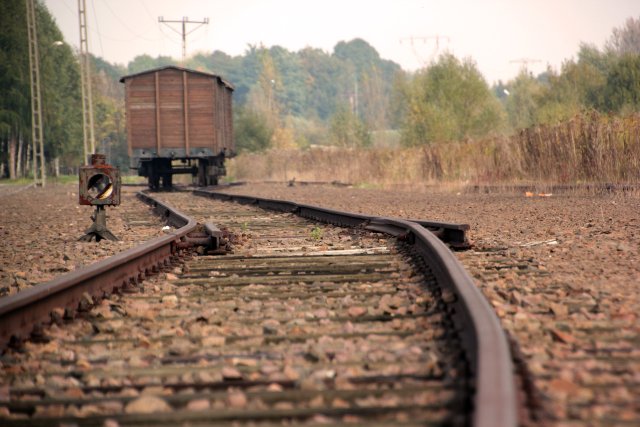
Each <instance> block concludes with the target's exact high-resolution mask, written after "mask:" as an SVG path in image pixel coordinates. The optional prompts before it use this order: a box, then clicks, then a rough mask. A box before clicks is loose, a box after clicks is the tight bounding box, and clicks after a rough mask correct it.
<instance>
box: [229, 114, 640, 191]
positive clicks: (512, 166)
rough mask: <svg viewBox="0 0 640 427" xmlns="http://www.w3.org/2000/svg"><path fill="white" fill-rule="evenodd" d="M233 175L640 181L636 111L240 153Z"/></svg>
mask: <svg viewBox="0 0 640 427" xmlns="http://www.w3.org/2000/svg"><path fill="white" fill-rule="evenodd" d="M229 171H230V174H231V176H233V178H234V179H236V180H249V181H251V180H276V181H288V180H291V179H294V178H295V179H296V180H299V181H340V182H349V183H354V184H369V185H379V186H389V185H412V184H413V185H415V184H422V185H434V184H442V183H462V184H513V183H526V182H535V183H563V184H564V183H566V184H570V183H585V182H611V183H630V184H637V183H639V182H640V114H637V113H636V114H633V115H629V116H625V117H611V116H607V115H601V114H598V113H596V112H590V113H585V114H582V115H578V116H576V117H574V118H573V119H571V120H569V121H567V122H564V123H561V124H558V125H555V126H536V127H533V128H529V129H525V130H523V131H521V132H519V133H518V134H515V135H512V136H511V137H504V136H499V137H493V138H488V139H483V140H467V141H461V142H447V143H437V144H432V145H426V146H422V147H415V148H395V149H394V148H376V149H359V150H356V149H346V148H340V149H339V148H322V149H309V150H306V151H301V150H272V151H268V152H266V153H260V154H243V155H240V156H238V157H237V158H235V159H233V160H232V161H231V162H230V164H229Z"/></svg>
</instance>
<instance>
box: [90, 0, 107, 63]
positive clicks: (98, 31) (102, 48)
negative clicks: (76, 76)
mask: <svg viewBox="0 0 640 427" xmlns="http://www.w3.org/2000/svg"><path fill="white" fill-rule="evenodd" d="M91 6H92V9H93V20H94V21H95V23H96V32H97V34H98V42H99V43H100V57H102V58H104V46H103V45H102V34H100V27H99V26H98V15H97V14H96V4H95V2H94V1H92V2H91ZM89 52H91V46H89Z"/></svg>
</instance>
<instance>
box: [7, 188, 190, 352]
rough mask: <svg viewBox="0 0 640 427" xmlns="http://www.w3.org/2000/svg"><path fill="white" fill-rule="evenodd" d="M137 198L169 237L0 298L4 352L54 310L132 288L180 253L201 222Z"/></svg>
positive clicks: (71, 308) (147, 198)
mask: <svg viewBox="0 0 640 427" xmlns="http://www.w3.org/2000/svg"><path fill="white" fill-rule="evenodd" d="M138 197H139V198H140V199H142V201H144V202H145V203H147V204H150V205H152V206H153V207H154V211H155V213H156V214H159V215H161V216H163V217H164V218H166V220H167V223H168V224H170V225H172V226H173V227H176V228H177V229H176V230H174V231H170V232H168V233H167V235H166V236H161V237H157V238H154V239H152V240H149V241H148V242H145V243H143V244H141V245H139V246H136V247H134V248H131V249H128V250H126V251H124V252H121V253H119V254H117V255H114V256H112V257H110V258H107V259H105V260H102V261H99V262H96V263H94V264H91V265H88V266H86V267H83V268H80V269H78V270H75V271H72V272H71V273H68V274H65V275H63V276H59V277H57V278H55V279H53V280H51V281H49V282H46V283H43V284H40V285H37V286H33V287H31V288H29V289H26V290H24V291H21V292H18V293H17V294H15V295H12V296H9V297H6V298H2V299H0V351H2V350H4V349H5V348H6V347H7V346H8V345H10V344H11V342H12V340H18V341H20V340H24V339H26V338H28V337H29V335H30V334H32V333H33V332H34V331H37V328H39V326H40V325H43V324H49V323H51V322H52V320H53V317H52V316H53V313H54V312H55V311H56V310H60V309H63V310H69V311H70V312H75V311H76V310H78V308H79V307H80V304H81V302H82V301H83V299H85V300H86V296H87V295H89V296H90V297H91V298H92V299H93V298H102V297H103V295H104V294H109V293H112V292H113V291H114V290H118V289H120V288H123V287H126V286H129V285H130V284H132V283H137V282H138V281H140V280H142V279H144V277H146V276H147V275H148V274H150V273H152V272H155V271H158V270H159V268H161V267H163V266H166V265H169V263H170V261H171V260H172V259H173V258H174V257H176V256H177V255H178V251H179V248H178V244H179V243H180V241H181V240H182V239H183V238H184V237H185V236H186V235H187V234H188V233H190V232H191V231H193V230H194V229H195V228H196V226H197V224H196V221H195V220H194V219H192V218H189V217H187V216H186V215H184V214H182V213H181V212H179V211H177V210H176V209H174V208H173V207H171V206H169V205H166V204H163V203H161V202H160V201H158V200H155V199H153V198H152V197H150V196H148V195H146V194H143V193H138Z"/></svg>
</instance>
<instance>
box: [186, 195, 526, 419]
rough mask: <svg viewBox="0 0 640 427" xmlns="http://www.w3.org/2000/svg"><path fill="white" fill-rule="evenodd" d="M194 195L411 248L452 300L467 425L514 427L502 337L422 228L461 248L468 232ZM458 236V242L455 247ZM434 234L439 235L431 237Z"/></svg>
mask: <svg viewBox="0 0 640 427" xmlns="http://www.w3.org/2000/svg"><path fill="white" fill-rule="evenodd" d="M194 194H196V195H199V196H204V197H209V198H214V199H219V200H231V201H236V202H239V203H244V204H254V205H257V206H259V207H262V208H265V209H271V210H277V211H282V212H291V213H294V214H297V215H299V216H302V217H305V218H309V219H313V220H316V221H320V222H325V223H330V224H334V225H340V226H347V227H358V226H359V227H363V228H365V229H367V230H371V231H378V232H383V233H387V234H391V235H394V236H397V237H399V238H401V239H402V240H404V241H406V242H407V243H408V244H410V245H412V246H413V247H414V248H415V249H416V251H417V252H418V253H419V254H420V255H421V256H422V258H423V260H424V261H425V263H426V265H428V266H429V267H430V268H431V270H432V272H433V274H434V275H435V277H436V278H437V279H438V283H439V284H440V285H441V286H443V287H444V288H447V289H449V290H450V291H452V292H453V294H454V295H455V298H454V301H453V302H452V305H453V309H454V316H453V318H454V322H455V323H456V326H457V327H458V329H459V331H460V334H461V338H462V344H463V346H464V348H465V351H466V353H467V357H468V358H469V359H470V360H469V364H470V368H471V372H472V374H473V375H474V376H475V381H474V388H475V394H474V398H473V407H474V412H473V425H474V426H476V427H495V426H501V427H508V426H517V425H518V401H517V392H516V382H515V377H514V366H513V361H512V357H511V352H510V349H509V345H508V340H507V337H506V335H505V333H504V330H503V329H502V327H501V326H500V321H499V320H498V317H497V316H496V314H495V312H494V311H493V309H492V308H491V305H490V304H489V303H488V302H487V300H486V298H485V297H484V295H482V293H481V292H480V290H479V289H478V288H477V287H476V286H475V284H474V283H473V279H472V278H471V276H470V275H469V273H468V272H467V271H466V270H465V269H464V267H463V266H462V264H461V263H460V262H459V261H458V259H457V258H456V257H455V256H454V254H453V253H452V252H451V251H450V250H449V249H448V248H447V246H446V245H445V244H444V243H443V241H442V240H444V241H446V239H442V238H443V237H445V236H446V234H445V233H432V232H430V231H429V230H428V228H425V225H426V226H427V227H429V226H431V227H434V226H435V227H436V228H438V229H443V228H444V229H446V227H447V226H451V229H452V230H454V233H453V234H452V236H454V237H453V239H454V242H456V243H462V242H464V243H467V244H468V242H467V239H466V236H465V235H464V231H466V230H467V229H468V228H469V227H468V226H465V225H459V224H446V223H434V222H430V221H410V220H402V219H396V218H385V217H372V216H368V215H362V214H353V213H348V212H340V211H336V210H333V209H325V208H321V207H316V206H310V205H300V204H297V203H294V202H290V201H281V200H274V199H266V198H261V197H252V196H242V195H230V194H226V193H220V192H215V191H211V190H195V191H194ZM460 231H461V232H462V233H463V234H462V235H463V236H464V238H463V239H462V241H460V235H459V234H456V232H460ZM436 234H439V235H438V236H436Z"/></svg>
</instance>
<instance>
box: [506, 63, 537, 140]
mask: <svg viewBox="0 0 640 427" xmlns="http://www.w3.org/2000/svg"><path fill="white" fill-rule="evenodd" d="M507 90H508V91H509V96H508V97H507V98H506V100H505V109H506V111H507V117H508V119H509V125H510V126H511V128H512V129H513V130H519V129H524V128H528V127H530V126H533V125H534V124H535V123H536V122H537V119H538V110H539V108H540V104H539V98H540V97H541V96H542V95H543V90H544V87H543V85H542V84H541V83H540V82H539V81H537V80H536V79H535V78H534V77H533V76H532V75H531V74H530V73H529V72H528V71H526V70H522V71H521V72H520V74H518V76H517V77H516V78H515V80H513V81H512V82H510V83H509V85H508V89H507Z"/></svg>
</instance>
